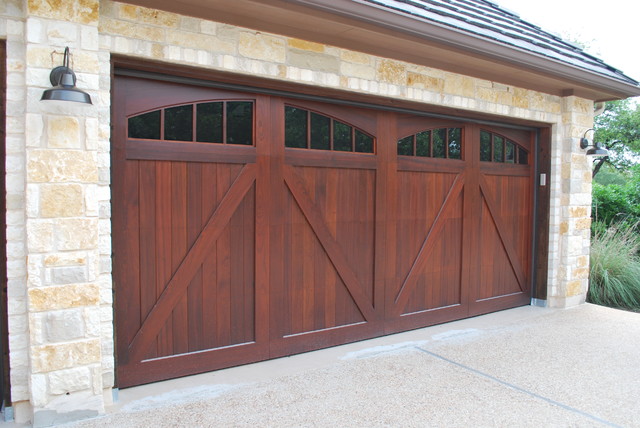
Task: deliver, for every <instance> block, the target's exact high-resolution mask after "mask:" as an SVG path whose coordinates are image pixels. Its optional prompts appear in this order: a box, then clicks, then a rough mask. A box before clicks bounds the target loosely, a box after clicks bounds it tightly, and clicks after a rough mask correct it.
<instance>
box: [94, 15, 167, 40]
mask: <svg viewBox="0 0 640 428" xmlns="http://www.w3.org/2000/svg"><path fill="white" fill-rule="evenodd" d="M98 28H99V31H100V33H101V34H111V35H115V36H125V37H131V38H137V39H143V40H153V41H156V42H163V41H164V36H165V31H164V29H162V28H158V27H152V26H150V25H144V24H141V23H138V24H136V25H132V24H131V22H126V21H121V20H117V19H110V18H102V19H100V25H99V27H98Z"/></svg>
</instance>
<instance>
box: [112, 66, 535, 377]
mask: <svg viewBox="0 0 640 428" xmlns="http://www.w3.org/2000/svg"><path fill="white" fill-rule="evenodd" d="M123 82H125V83H124V84H123ZM138 83H140V79H129V78H120V77H118V79H116V81H115V91H114V94H115V95H114V96H115V100H116V102H115V104H114V124H115V131H114V147H113V153H114V155H113V159H112V160H113V171H114V173H113V176H112V180H113V186H114V193H113V194H114V202H113V204H114V217H113V219H114V220H113V229H114V253H115V255H116V256H115V257H114V278H115V288H116V293H117V294H116V309H117V314H116V328H117V333H118V349H117V351H118V362H117V364H118V376H119V379H118V385H119V386H121V387H125V386H130V385H134V384H140V383H146V382H151V381H154V380H159V379H166V378H170V377H177V376H182V375H187V374H192V373H197V372H202V371H207V370H213V369H218V368H223V367H229V366H233V365H238V364H243V363H247V362H252V361H257V360H262V359H267V358H274V357H278V356H283V355H290V354H292V353H297V352H304V351H309V350H314V349H319V348H322V347H326V346H333V345H338V344H342V343H346V342H350V341H354V340H360V339H364V338H369V337H375V336H379V335H381V334H384V333H392V332H397V331H403V330H407V329H411V328H418V327H423V326H426V325H430V324H435V323H439V322H446V321H451V320H455V319H460V318H463V317H466V316H469V315H474V314H479V313H484V312H490V311H493V310H499V309H503V308H507V307H513V306H516V305H520V304H526V303H527V302H528V299H529V288H530V284H529V283H530V278H531V274H530V270H531V266H532V264H533V263H532V261H531V256H532V250H531V236H532V221H533V217H532V209H533V197H532V189H533V185H532V181H533V174H532V173H531V170H532V167H531V165H533V162H534V159H533V153H534V152H535V151H533V150H532V149H531V148H532V147H533V146H532V144H533V142H534V140H533V139H532V138H531V135H532V134H531V133H530V132H528V131H519V130H504V129H500V130H497V128H496V129H492V128H488V127H485V126H479V125H475V124H472V123H461V122H455V121H447V120H442V119H426V118H424V117H420V116H418V115H408V114H397V113H393V112H382V113H380V112H376V111H375V110H367V109H364V108H355V107H351V106H349V107H347V106H340V107H338V106H333V105H330V104H328V103H322V102H315V101H314V102H310V101H306V100H302V99H296V100H293V99H285V98H281V97H275V96H262V95H260V96H258V95H252V94H248V93H245V94H241V93H235V92H232V91H226V90H223V91H218V90H216V89H210V88H209V89H206V90H204V89H202V90H200V88H198V89H196V90H194V88H193V87H190V88H189V89H188V90H185V91H184V92H181V91H180V85H174V84H170V85H164V84H162V83H159V82H145V83H144V84H143V85H140V86H137V84H138ZM185 86H187V85H185ZM163 89H165V90H167V92H165V94H166V95H163V96H159V95H158V94H159V93H162V90H163ZM145 94H146V95H145ZM138 96H143V97H144V96H148V99H146V100H142V101H136V102H130V100H128V99H129V98H132V97H138ZM237 106H244V107H243V110H242V112H241V113H242V114H240V113H238V114H239V116H238V120H237V121H236V119H235V117H236V116H235V112H236V107H237ZM249 107H250V108H249ZM224 112H226V113H224ZM148 113H153V114H152V115H149V116H146V115H147V114H148ZM151 116H153V117H151ZM183 116H184V117H186V118H187V119H184V120H182V119H181V118H182V117H183ZM167 117H168V118H169V119H168V120H169V125H166V123H167ZM147 118H151V119H153V120H151V119H148V120H149V121H148V123H147V122H145V121H146V120H147ZM163 118H164V119H163ZM143 119H144V120H143ZM147 125H149V129H147ZM156 128H157V129H156ZM132 129H133V130H132ZM152 131H153V132H152ZM178 131H179V132H178ZM498 131H499V132H498ZM176 132H178V133H177V134H176ZM376 133H378V135H376ZM178 134H179V135H178ZM178 138H180V139H181V140H177V139H178Z"/></svg>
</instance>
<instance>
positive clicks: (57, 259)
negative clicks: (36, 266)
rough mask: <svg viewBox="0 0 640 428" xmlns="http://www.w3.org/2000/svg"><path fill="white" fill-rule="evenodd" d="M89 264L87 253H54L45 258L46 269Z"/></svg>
mask: <svg viewBox="0 0 640 428" xmlns="http://www.w3.org/2000/svg"><path fill="white" fill-rule="evenodd" d="M86 262H87V255H86V253H85V252H82V251H79V252H65V253H54V254H49V255H47V256H45V258H44V266H45V267H59V266H82V265H84V264H85V263H86Z"/></svg>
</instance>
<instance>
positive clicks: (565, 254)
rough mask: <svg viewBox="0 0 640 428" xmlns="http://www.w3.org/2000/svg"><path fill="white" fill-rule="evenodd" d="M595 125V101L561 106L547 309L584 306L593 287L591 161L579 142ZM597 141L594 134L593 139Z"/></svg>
mask: <svg viewBox="0 0 640 428" xmlns="http://www.w3.org/2000/svg"><path fill="white" fill-rule="evenodd" d="M592 126H593V102H592V101H590V100H586V99H583V98H578V97H575V96H569V97H565V98H564V99H563V102H562V123H561V124H560V125H558V126H557V127H556V129H555V132H554V142H557V144H556V145H555V147H554V148H553V150H552V151H553V158H552V171H553V174H552V175H553V177H552V179H553V181H552V183H553V184H552V186H553V187H552V194H551V204H552V212H551V224H550V230H551V237H550V247H551V248H550V252H549V253H550V254H549V265H550V270H549V284H550V287H549V290H548V306H550V307H568V306H573V305H576V304H580V303H583V302H584V301H585V299H586V293H587V289H588V286H589V248H590V227H591V162H590V161H589V159H587V156H586V155H585V153H586V151H585V150H583V149H581V148H580V138H581V137H582V136H583V135H584V133H585V131H587V130H588V129H589V128H591V127H592ZM589 136H590V137H592V135H589Z"/></svg>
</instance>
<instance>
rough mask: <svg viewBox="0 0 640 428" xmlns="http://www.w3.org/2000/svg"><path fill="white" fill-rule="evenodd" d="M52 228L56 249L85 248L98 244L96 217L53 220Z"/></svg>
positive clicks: (73, 249) (91, 247) (93, 247)
mask: <svg viewBox="0 0 640 428" xmlns="http://www.w3.org/2000/svg"><path fill="white" fill-rule="evenodd" d="M54 230H55V233H54V239H55V242H56V248H57V249H58V250H62V251H66V250H68V251H76V250H87V249H95V248H97V246H98V219H97V218H89V219H84V218H61V219H58V220H57V221H55V229H54Z"/></svg>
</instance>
